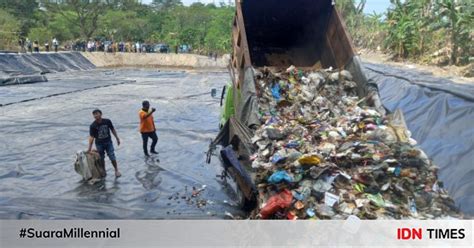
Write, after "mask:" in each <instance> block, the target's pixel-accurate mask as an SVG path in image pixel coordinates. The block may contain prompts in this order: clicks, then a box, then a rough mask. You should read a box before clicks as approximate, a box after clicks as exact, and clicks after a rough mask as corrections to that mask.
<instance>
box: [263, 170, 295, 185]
mask: <svg viewBox="0 0 474 248" xmlns="http://www.w3.org/2000/svg"><path fill="white" fill-rule="evenodd" d="M283 182H285V183H291V182H293V178H292V177H291V176H290V175H288V173H287V172H286V171H283V170H281V171H277V172H274V173H273V174H272V175H271V176H270V177H269V178H268V183H271V184H278V183H283Z"/></svg>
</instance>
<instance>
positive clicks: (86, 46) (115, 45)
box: [18, 37, 218, 60]
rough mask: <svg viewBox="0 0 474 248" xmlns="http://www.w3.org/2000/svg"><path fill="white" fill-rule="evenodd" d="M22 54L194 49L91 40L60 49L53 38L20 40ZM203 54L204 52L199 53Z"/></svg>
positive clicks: (184, 50) (159, 44) (68, 43)
mask: <svg viewBox="0 0 474 248" xmlns="http://www.w3.org/2000/svg"><path fill="white" fill-rule="evenodd" d="M18 45H19V47H20V52H21V53H26V52H30V53H39V52H40V51H41V52H53V51H54V52H58V51H59V50H62V51H79V52H105V53H116V52H121V53H170V52H174V53H190V52H191V51H192V48H191V46H190V45H185V44H183V45H179V46H174V47H172V48H170V47H169V46H168V45H167V44H164V43H145V42H140V41H136V42H131V41H126V42H125V41H120V42H115V41H108V40H89V41H87V42H86V41H82V40H77V41H75V42H74V41H68V42H64V45H63V46H62V47H60V43H59V40H58V39H57V38H55V37H53V38H52V39H51V40H46V41H44V42H40V41H38V40H33V41H31V40H30V39H29V38H20V39H19V41H18ZM197 52H198V53H200V54H203V51H201V52H199V51H197ZM207 55H208V57H209V59H214V60H216V59H217V57H218V54H217V53H216V52H209V53H207Z"/></svg>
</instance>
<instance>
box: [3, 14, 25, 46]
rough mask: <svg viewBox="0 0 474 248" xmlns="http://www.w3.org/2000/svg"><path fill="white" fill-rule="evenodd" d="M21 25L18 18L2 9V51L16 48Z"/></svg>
mask: <svg viewBox="0 0 474 248" xmlns="http://www.w3.org/2000/svg"><path fill="white" fill-rule="evenodd" d="M19 31H20V23H19V22H18V21H17V20H16V18H15V17H14V16H13V15H11V14H9V13H8V12H6V11H5V10H2V9H0V50H10V49H13V48H14V47H15V46H16V44H17V43H16V42H17V40H18V33H19Z"/></svg>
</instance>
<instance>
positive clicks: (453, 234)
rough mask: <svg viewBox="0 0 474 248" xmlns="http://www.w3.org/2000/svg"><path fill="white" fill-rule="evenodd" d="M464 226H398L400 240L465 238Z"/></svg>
mask: <svg viewBox="0 0 474 248" xmlns="http://www.w3.org/2000/svg"><path fill="white" fill-rule="evenodd" d="M465 233H466V230H465V229H464V228H426V229H423V228H406V227H403V228H397V239H398V240H423V239H439V240H449V239H464V238H465V237H466V234H465Z"/></svg>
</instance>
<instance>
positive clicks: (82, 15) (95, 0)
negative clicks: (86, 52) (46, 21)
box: [42, 0, 109, 40]
mask: <svg viewBox="0 0 474 248" xmlns="http://www.w3.org/2000/svg"><path fill="white" fill-rule="evenodd" d="M42 3H43V5H44V6H45V7H46V8H47V9H48V10H49V11H52V12H53V13H58V14H60V15H62V16H63V17H64V18H65V20H67V21H68V22H69V23H70V24H71V25H77V26H79V29H80V33H81V36H82V38H83V39H85V40H89V39H90V38H91V37H92V35H93V34H94V33H95V32H96V30H97V28H98V26H99V16H100V15H101V14H103V13H104V12H105V11H106V7H107V6H109V5H108V2H107V1H102V0H63V1H61V0H59V1H58V0H57V1H49V0H42ZM68 12H70V13H72V15H69V14H66V13H68Z"/></svg>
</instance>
